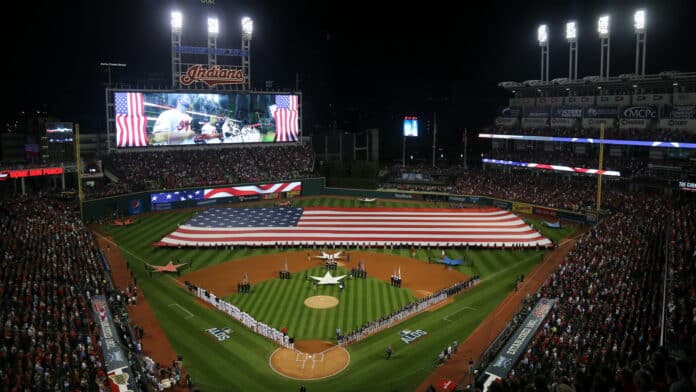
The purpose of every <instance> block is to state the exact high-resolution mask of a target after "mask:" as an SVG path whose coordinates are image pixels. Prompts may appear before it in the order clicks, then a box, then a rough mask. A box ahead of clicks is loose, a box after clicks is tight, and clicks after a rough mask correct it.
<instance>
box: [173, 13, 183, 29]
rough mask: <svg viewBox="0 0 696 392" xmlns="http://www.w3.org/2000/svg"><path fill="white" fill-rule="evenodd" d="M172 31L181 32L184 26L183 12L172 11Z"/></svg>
mask: <svg viewBox="0 0 696 392" xmlns="http://www.w3.org/2000/svg"><path fill="white" fill-rule="evenodd" d="M171 15H172V30H174V31H181V29H182V27H183V26H184V16H183V15H182V14H181V11H172V14H171Z"/></svg>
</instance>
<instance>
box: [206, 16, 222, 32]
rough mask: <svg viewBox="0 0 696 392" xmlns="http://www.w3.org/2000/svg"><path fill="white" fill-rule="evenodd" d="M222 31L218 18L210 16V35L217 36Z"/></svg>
mask: <svg viewBox="0 0 696 392" xmlns="http://www.w3.org/2000/svg"><path fill="white" fill-rule="evenodd" d="M219 33H220V22H219V21H218V18H212V17H211V18H208V35H211V36H217V35H218V34H219Z"/></svg>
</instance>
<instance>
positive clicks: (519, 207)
mask: <svg viewBox="0 0 696 392" xmlns="http://www.w3.org/2000/svg"><path fill="white" fill-rule="evenodd" d="M512 210H513V211H514V212H521V213H523V214H531V213H532V206H530V205H529V204H524V203H512Z"/></svg>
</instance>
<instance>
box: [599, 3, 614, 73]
mask: <svg viewBox="0 0 696 392" xmlns="http://www.w3.org/2000/svg"><path fill="white" fill-rule="evenodd" d="M597 32H598V33H599V38H600V40H601V44H602V47H601V54H600V57H599V77H600V78H602V79H606V78H608V77H609V53H610V51H611V42H610V40H609V15H602V16H600V17H599V19H597ZM605 49H606V53H607V54H606V56H605V55H604V52H605ZM605 59H606V67H605V63H604V60H605Z"/></svg>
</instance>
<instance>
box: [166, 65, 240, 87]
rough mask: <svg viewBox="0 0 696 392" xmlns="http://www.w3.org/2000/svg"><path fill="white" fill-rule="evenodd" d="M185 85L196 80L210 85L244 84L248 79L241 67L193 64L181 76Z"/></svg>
mask: <svg viewBox="0 0 696 392" xmlns="http://www.w3.org/2000/svg"><path fill="white" fill-rule="evenodd" d="M179 81H180V82H181V84H182V85H184V86H189V85H191V84H193V83H196V82H201V83H205V84H206V85H207V86H208V87H213V86H215V85H218V84H243V83H244V82H245V81H246V78H245V77H244V73H243V72H242V70H241V69H226V68H222V67H220V66H219V65H216V66H213V67H210V68H209V67H206V66H205V65H199V64H196V65H192V66H190V67H189V68H188V70H186V74H184V75H181V76H180V77H179Z"/></svg>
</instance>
